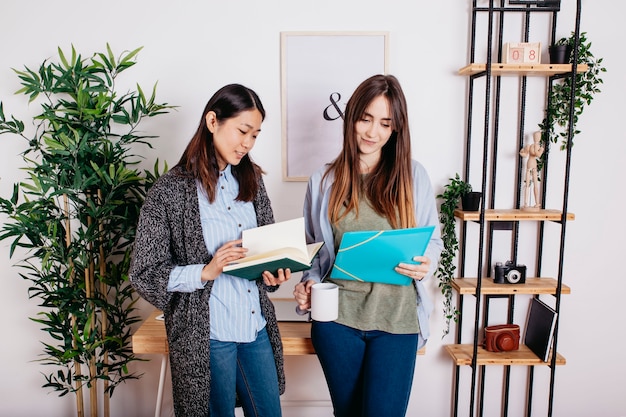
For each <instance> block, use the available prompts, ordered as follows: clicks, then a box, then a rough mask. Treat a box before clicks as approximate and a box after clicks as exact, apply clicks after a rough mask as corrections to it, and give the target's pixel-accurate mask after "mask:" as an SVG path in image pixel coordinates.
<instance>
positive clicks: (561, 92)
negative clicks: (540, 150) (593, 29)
mask: <svg viewBox="0 0 626 417" xmlns="http://www.w3.org/2000/svg"><path fill="white" fill-rule="evenodd" d="M575 44H576V38H575V33H574V32H572V34H571V35H570V36H569V37H567V38H561V39H559V40H558V41H557V42H556V43H555V45H564V46H569V48H570V50H573V48H574V46H575ZM573 60H574V54H573V53H570V56H569V62H570V63H573ZM602 60H603V58H596V57H595V56H594V55H593V53H592V52H591V42H590V41H589V40H588V39H587V33H586V32H582V33H581V34H580V36H579V42H578V60H577V64H586V65H587V66H588V70H587V71H585V72H578V73H577V74H576V76H575V80H576V83H575V87H574V88H575V90H574V117H573V120H572V123H573V129H572V132H573V135H572V139H573V136H575V135H577V134H579V133H580V130H578V129H576V124H577V123H578V117H579V116H580V115H581V114H582V113H583V111H584V110H585V106H588V105H589V104H591V101H592V100H593V98H594V96H595V95H596V94H597V93H599V92H600V88H599V86H600V84H602V83H603V81H602V78H600V76H601V74H602V73H603V72H606V68H604V66H603V65H602ZM573 80H574V77H565V78H562V79H560V80H558V81H557V82H555V83H554V84H553V85H552V88H551V89H550V91H549V94H548V99H547V106H546V114H545V117H544V119H543V120H542V122H541V123H540V124H539V128H540V129H541V131H542V144H543V145H544V147H546V146H545V145H547V144H548V143H549V142H552V143H557V142H559V140H560V141H561V149H562V150H563V149H565V148H566V146H567V137H568V132H567V128H568V124H569V120H570V98H571V94H572V85H573V84H572V81H573ZM557 126H558V128H557ZM572 143H573V142H572ZM546 149H547V147H546ZM547 154H548V152H544V154H543V159H542V161H540V166H539V167H538V169H541V166H542V165H543V161H544V160H545V158H546V157H547Z"/></svg>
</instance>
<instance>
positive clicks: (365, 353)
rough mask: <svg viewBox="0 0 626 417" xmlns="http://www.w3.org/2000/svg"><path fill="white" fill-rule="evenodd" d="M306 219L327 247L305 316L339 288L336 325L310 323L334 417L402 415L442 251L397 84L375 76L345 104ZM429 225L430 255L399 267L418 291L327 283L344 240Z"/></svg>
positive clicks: (306, 298)
mask: <svg viewBox="0 0 626 417" xmlns="http://www.w3.org/2000/svg"><path fill="white" fill-rule="evenodd" d="M304 218H305V224H306V231H307V240H308V241H309V242H319V241H321V240H323V241H324V243H325V244H324V246H323V247H322V250H321V251H320V253H319V256H318V257H316V259H315V261H314V264H313V267H312V268H311V269H310V270H309V271H306V272H305V273H304V274H303V276H302V281H301V282H300V283H298V284H297V285H296V287H295V289H294V296H295V298H296V300H297V301H298V308H299V310H300V311H306V310H307V309H308V308H310V305H311V286H312V285H313V284H315V283H317V282H321V281H326V282H333V283H335V284H337V285H338V286H339V315H338V318H337V320H335V321H331V322H317V321H313V324H312V329H311V337H312V341H313V346H314V347H315V351H316V353H317V356H318V358H319V360H320V363H321V365H322V369H323V371H324V375H325V377H326V381H327V383H328V387H329V391H330V396H331V400H332V403H333V408H334V411H335V416H336V417H346V416H359V417H360V416H386V417H400V416H404V415H405V414H406V410H407V406H408V402H409V395H410V392H411V386H412V382H413V373H414V367H415V356H416V354H417V350H418V349H419V348H420V347H421V346H423V345H424V344H425V342H426V339H428V336H429V328H428V318H429V315H430V311H431V310H432V304H431V301H430V300H429V297H428V293H427V291H426V289H425V288H424V286H423V283H422V281H423V279H425V278H428V277H430V276H432V274H433V272H434V271H435V269H436V266H437V263H438V260H439V255H440V253H441V249H442V247H443V244H442V241H441V235H440V230H439V220H438V214H437V206H436V202H435V194H434V192H433V189H432V186H431V183H430V179H429V177H428V174H427V172H426V170H425V169H424V167H423V166H422V165H421V164H420V163H419V162H417V161H415V160H412V159H411V138H410V134H409V121H408V115H407V105H406V99H405V97H404V93H403V92H402V88H401V87H400V84H399V83H398V80H397V79H396V78H395V77H393V76H391V75H375V76H373V77H370V78H368V79H367V80H365V81H363V82H362V83H361V84H360V85H359V86H358V87H357V88H356V90H355V91H354V93H353V94H352V97H351V98H350V99H349V100H348V103H347V105H346V111H345V117H344V128H343V148H342V150H341V152H340V154H339V156H337V158H336V159H335V160H334V161H332V162H331V163H330V164H328V165H326V166H324V167H322V168H321V169H320V170H319V171H318V172H316V173H315V174H313V175H312V176H311V178H310V180H309V184H308V189H307V193H306V199H305V203H304ZM429 225H435V226H436V227H435V232H434V233H433V236H432V238H431V240H430V242H429V245H428V248H427V249H426V253H425V254H424V256H415V257H414V258H413V260H414V261H416V262H418V263H417V264H409V263H400V264H398V265H397V266H396V267H395V271H396V272H397V273H399V274H402V275H406V276H407V277H410V278H411V279H412V282H413V285H409V286H400V285H390V284H382V283H372V282H359V281H352V280H341V279H331V278H329V273H330V272H331V269H332V267H333V263H334V261H335V256H336V250H337V248H338V247H339V243H340V242H341V238H342V236H343V233H345V232H350V231H357V230H386V229H400V228H412V227H418V226H429Z"/></svg>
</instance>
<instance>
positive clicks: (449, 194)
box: [435, 173, 480, 337]
mask: <svg viewBox="0 0 626 417" xmlns="http://www.w3.org/2000/svg"><path fill="white" fill-rule="evenodd" d="M470 192H472V186H471V185H470V184H469V183H468V182H466V181H464V180H462V179H461V177H460V176H459V174H458V173H457V174H456V175H455V177H454V178H450V180H449V182H448V184H446V185H445V186H444V191H443V193H441V194H439V195H437V198H438V199H439V200H440V201H441V206H440V209H439V221H440V222H441V239H442V240H443V251H442V252H441V257H440V259H439V265H438V266H437V271H436V272H435V275H436V276H437V278H438V280H439V283H438V285H439V288H440V289H441V294H442V295H443V316H444V319H445V327H444V330H443V336H444V337H445V336H446V335H447V334H448V333H450V321H451V320H454V321H455V322H456V321H457V319H458V315H459V311H458V310H457V309H456V307H455V306H454V305H453V304H452V295H453V290H452V281H454V271H455V270H456V265H455V264H454V259H455V257H456V254H457V252H458V250H459V240H458V238H457V234H456V219H455V217H454V210H456V209H457V207H458V206H459V201H461V200H462V198H463V196H466V195H467V194H468V193H470ZM479 194H480V193H479ZM479 202H480V200H479ZM472 208H474V207H472ZM474 209H475V210H477V208H474ZM475 210H473V211H475Z"/></svg>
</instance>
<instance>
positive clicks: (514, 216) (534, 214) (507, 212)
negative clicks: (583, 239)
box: [454, 209, 575, 221]
mask: <svg viewBox="0 0 626 417" xmlns="http://www.w3.org/2000/svg"><path fill="white" fill-rule="evenodd" d="M562 213H563V212H562V211H560V210H551V209H542V210H536V211H535V210H522V209H488V210H485V220H488V221H521V220H535V221H546V220H549V221H561V215H562ZM454 216H455V217H457V218H459V219H461V220H463V221H479V220H480V211H463V210H460V209H456V210H454ZM566 218H567V220H574V219H575V216H574V214H573V213H567V216H566Z"/></svg>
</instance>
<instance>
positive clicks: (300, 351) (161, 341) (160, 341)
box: [133, 310, 315, 355]
mask: <svg viewBox="0 0 626 417" xmlns="http://www.w3.org/2000/svg"><path fill="white" fill-rule="evenodd" d="M159 314H161V312H160V311H158V310H155V311H153V312H152V314H150V317H148V318H147V319H146V321H144V322H143V323H142V324H141V326H140V327H139V329H137V331H136V332H135V334H133V352H134V353H160V354H166V353H167V352H168V347H167V336H166V335H165V323H164V322H163V320H157V319H156V317H157V316H158V315H159ZM278 328H279V329H280V334H281V338H282V340H283V353H284V354H285V355H313V354H315V350H314V349H313V344H312V343H311V323H309V322H306V321H301V322H286V321H279V322H278Z"/></svg>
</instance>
